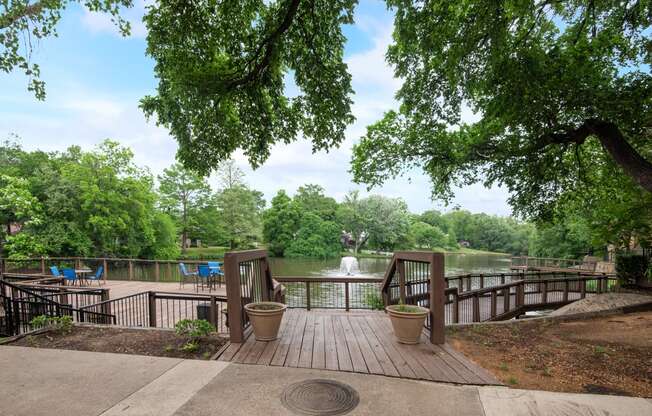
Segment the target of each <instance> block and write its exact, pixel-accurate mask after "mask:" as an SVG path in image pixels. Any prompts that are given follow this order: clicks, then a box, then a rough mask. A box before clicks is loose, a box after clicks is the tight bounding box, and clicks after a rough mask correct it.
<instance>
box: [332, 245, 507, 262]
mask: <svg viewBox="0 0 652 416" xmlns="http://www.w3.org/2000/svg"><path fill="white" fill-rule="evenodd" d="M414 250H426V251H428V249H424V248H416V249H414ZM431 250H432V251H434V252H435V253H449V254H485V255H491V256H508V255H509V253H500V252H496V251H485V250H476V249H474V248H466V247H460V248H458V249H454V250H450V249H446V248H443V247H434V248H432V249H431ZM341 254H342V256H353V257H357V258H370V259H379V258H380V259H385V258H387V257H391V255H392V254H391V253H388V254H383V253H376V252H373V251H370V250H361V251H359V252H358V254H353V252H352V251H343V252H342V253H341Z"/></svg>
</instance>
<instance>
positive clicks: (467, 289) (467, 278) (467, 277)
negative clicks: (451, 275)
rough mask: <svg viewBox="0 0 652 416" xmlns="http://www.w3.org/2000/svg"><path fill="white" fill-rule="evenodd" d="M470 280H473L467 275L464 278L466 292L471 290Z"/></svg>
mask: <svg viewBox="0 0 652 416" xmlns="http://www.w3.org/2000/svg"><path fill="white" fill-rule="evenodd" d="M471 280H473V279H472V278H471V275H467V276H466V291H467V292H468V291H469V290H471V287H472V286H471Z"/></svg>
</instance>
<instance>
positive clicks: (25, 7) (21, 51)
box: [0, 0, 133, 100]
mask: <svg viewBox="0 0 652 416" xmlns="http://www.w3.org/2000/svg"><path fill="white" fill-rule="evenodd" d="M73 3H78V4H81V5H83V6H84V7H85V8H86V9H88V10H89V11H91V12H102V13H107V14H109V15H110V16H111V21H113V22H114V23H115V24H116V26H117V27H118V29H119V30H120V33H121V34H122V35H123V36H126V35H128V34H129V31H130V25H129V22H127V21H126V20H124V19H123V18H122V17H121V16H120V8H121V7H132V6H133V1H132V0H54V1H52V0H40V1H31V0H0V71H4V72H6V73H10V72H12V71H14V70H19V71H23V73H24V74H25V76H27V78H28V80H29V81H28V82H29V83H28V87H27V89H28V90H29V91H32V92H33V93H34V96H35V97H36V98H37V99H39V100H43V99H45V82H44V81H42V80H41V78H40V77H41V69H40V67H39V65H38V64H37V63H35V62H33V61H32V54H33V52H34V46H35V44H36V42H37V41H39V40H40V39H43V38H47V37H49V36H56V35H57V32H56V25H57V23H59V20H60V19H61V13H62V12H63V11H64V10H65V9H66V8H67V7H68V6H69V5H70V4H73Z"/></svg>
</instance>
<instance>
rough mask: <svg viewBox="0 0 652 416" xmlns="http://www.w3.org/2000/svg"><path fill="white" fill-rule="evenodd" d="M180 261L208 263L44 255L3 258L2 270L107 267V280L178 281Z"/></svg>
mask: <svg viewBox="0 0 652 416" xmlns="http://www.w3.org/2000/svg"><path fill="white" fill-rule="evenodd" d="M179 263H184V264H186V265H189V266H190V267H189V268H193V266H196V265H198V264H206V261H200V260H148V259H125V258H112V257H41V258H29V259H19V260H14V259H0V273H4V274H16V275H23V276H24V275H49V274H50V266H57V267H58V268H59V269H62V268H65V267H69V268H74V269H80V268H83V267H88V268H90V269H91V270H97V268H98V267H100V266H102V267H103V268H104V273H103V276H102V277H103V279H104V280H137V281H145V282H178V281H179V279H180V276H181V273H180V271H179Z"/></svg>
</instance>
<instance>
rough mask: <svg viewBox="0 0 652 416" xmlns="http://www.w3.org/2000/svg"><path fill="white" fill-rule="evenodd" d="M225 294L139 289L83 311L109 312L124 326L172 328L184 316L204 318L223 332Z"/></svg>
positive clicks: (226, 329) (225, 327) (225, 319)
mask: <svg viewBox="0 0 652 416" xmlns="http://www.w3.org/2000/svg"><path fill="white" fill-rule="evenodd" d="M226 305H227V300H226V296H219V295H206V294H187V293H172V292H155V291H148V292H140V293H135V294H133V295H129V296H124V297H121V298H116V299H110V300H106V301H103V302H99V303H96V304H93V305H88V306H84V307H82V308H81V310H83V311H90V312H96V313H105V314H111V315H113V316H114V317H115V319H114V324H115V325H119V326H126V327H150V328H168V329H169V328H174V327H175V325H176V324H177V323H178V322H179V321H181V320H184V319H205V320H207V321H208V322H210V323H211V324H212V325H213V326H214V327H215V328H216V329H217V332H219V333H227V332H229V331H228V322H227V315H226Z"/></svg>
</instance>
